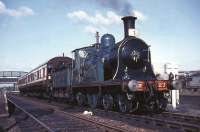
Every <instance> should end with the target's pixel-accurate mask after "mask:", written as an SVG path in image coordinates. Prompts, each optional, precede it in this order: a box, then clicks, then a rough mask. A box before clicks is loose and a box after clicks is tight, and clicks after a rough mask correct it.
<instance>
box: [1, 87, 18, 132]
mask: <svg viewBox="0 0 200 132" xmlns="http://www.w3.org/2000/svg"><path fill="white" fill-rule="evenodd" d="M6 103H7V102H6V95H5V93H4V92H1V91H0V132H6V131H8V132H20V131H18V129H16V126H13V124H15V122H16V121H15V119H14V118H12V117H9V114H8V112H7V110H6V109H7V104H6ZM11 126H12V127H11Z"/></svg>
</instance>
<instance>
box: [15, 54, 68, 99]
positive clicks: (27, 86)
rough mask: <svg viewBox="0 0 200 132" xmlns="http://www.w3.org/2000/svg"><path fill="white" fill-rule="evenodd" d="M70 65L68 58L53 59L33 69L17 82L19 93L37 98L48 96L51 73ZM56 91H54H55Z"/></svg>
mask: <svg viewBox="0 0 200 132" xmlns="http://www.w3.org/2000/svg"><path fill="white" fill-rule="evenodd" d="M69 63H71V58H69V57H54V58H52V59H50V60H48V61H47V62H46V63H44V64H42V65H40V66H38V67H37V68H35V69H33V70H32V71H30V72H29V73H27V74H26V75H24V76H23V77H21V78H20V79H19V81H18V88H19V90H20V92H21V93H23V94H25V93H27V94H29V95H37V96H44V95H45V96H49V94H50V91H52V90H53V87H52V83H53V82H52V73H53V72H55V71H56V70H58V69H62V68H64V67H66V66H67V65H68V64H69ZM55 91H56V90H55Z"/></svg>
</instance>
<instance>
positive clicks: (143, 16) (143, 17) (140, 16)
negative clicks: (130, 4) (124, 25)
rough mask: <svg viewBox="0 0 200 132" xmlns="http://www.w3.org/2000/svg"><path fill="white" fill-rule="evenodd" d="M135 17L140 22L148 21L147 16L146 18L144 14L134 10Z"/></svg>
mask: <svg viewBox="0 0 200 132" xmlns="http://www.w3.org/2000/svg"><path fill="white" fill-rule="evenodd" d="M133 16H136V17H137V19H138V20H140V21H144V20H146V19H147V16H145V15H144V14H143V13H142V12H140V11H138V10H133Z"/></svg>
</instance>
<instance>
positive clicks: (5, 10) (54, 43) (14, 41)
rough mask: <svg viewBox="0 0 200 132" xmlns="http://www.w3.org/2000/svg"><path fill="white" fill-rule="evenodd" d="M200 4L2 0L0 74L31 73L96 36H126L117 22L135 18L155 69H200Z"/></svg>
mask: <svg viewBox="0 0 200 132" xmlns="http://www.w3.org/2000/svg"><path fill="white" fill-rule="evenodd" d="M199 5H200V1H199V0H167V1H166V0H82V1H81V0H0V70H1V71H2V70H20V71H30V70H31V69H33V68H35V67H36V66H38V65H40V64H42V63H44V62H46V61H47V60H48V59H50V58H52V57H55V56H61V55H62V54H63V53H64V54H65V55H66V56H71V51H72V50H74V49H76V48H80V47H84V46H88V45H91V44H92V43H95V32H96V31H99V32H100V35H101V36H102V35H103V34H105V33H111V34H113V35H114V36H115V39H116V41H120V40H122V39H123V37H124V32H123V23H122V21H121V17H122V16H125V15H135V16H136V17H137V18H138V19H137V21H136V30H137V32H138V37H139V38H141V39H143V40H144V41H145V42H146V43H147V44H148V45H151V54H152V62H153V65H154V68H155V70H160V69H163V64H164V63H175V64H177V65H178V66H179V68H180V70H200V53H199V49H200V43H199V42H200V36H199V35H200V30H199V26H200V17H199V12H200V8H199Z"/></svg>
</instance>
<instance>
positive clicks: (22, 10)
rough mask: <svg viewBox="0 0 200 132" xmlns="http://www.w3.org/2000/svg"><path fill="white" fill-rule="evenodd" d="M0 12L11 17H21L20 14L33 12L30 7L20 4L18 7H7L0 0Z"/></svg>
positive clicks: (27, 14)
mask: <svg viewBox="0 0 200 132" xmlns="http://www.w3.org/2000/svg"><path fill="white" fill-rule="evenodd" d="M0 14H4V15H8V16H13V17H22V16H32V15H34V14H35V13H34V11H33V10H32V9H31V8H29V7H26V6H21V7H19V8H18V9H9V8H7V7H6V5H5V4H4V3H3V2H2V1H0Z"/></svg>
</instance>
